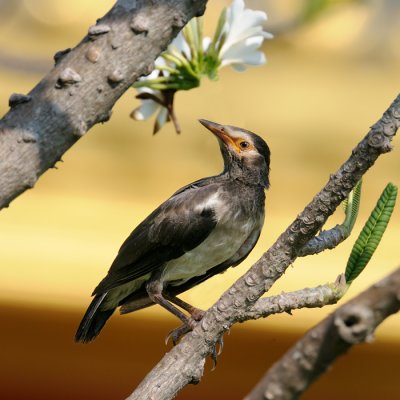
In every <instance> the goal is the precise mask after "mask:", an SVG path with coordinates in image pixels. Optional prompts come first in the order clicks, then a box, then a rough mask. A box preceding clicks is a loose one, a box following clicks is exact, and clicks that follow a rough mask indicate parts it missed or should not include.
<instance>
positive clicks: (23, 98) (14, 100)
mask: <svg viewBox="0 0 400 400" xmlns="http://www.w3.org/2000/svg"><path fill="white" fill-rule="evenodd" d="M31 100H32V97H31V96H28V95H26V94H21V93H13V94H12V95H11V96H10V98H9V99H8V105H9V106H10V107H11V108H13V107H15V106H18V105H19V104H23V103H28V102H30V101H31Z"/></svg>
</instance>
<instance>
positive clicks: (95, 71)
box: [0, 0, 207, 209]
mask: <svg viewBox="0 0 400 400" xmlns="http://www.w3.org/2000/svg"><path fill="white" fill-rule="evenodd" d="M206 3H207V0H158V1H148V0H118V1H117V2H116V4H115V5H114V7H113V8H112V9H111V10H110V11H109V12H108V13H107V14H106V15H105V16H104V17H102V18H101V19H99V20H98V22H97V24H96V25H94V26H92V27H91V28H89V31H88V34H87V35H86V36H85V37H84V38H83V39H82V41H81V42H80V43H79V44H78V45H77V46H76V47H75V48H74V49H72V50H71V49H67V50H65V51H61V52H58V53H57V54H56V56H55V61H56V65H55V66H54V68H53V69H52V70H51V71H50V72H49V73H48V74H47V75H46V76H45V77H44V78H43V79H42V81H41V82H39V83H38V85H37V86H36V87H35V88H33V89H32V90H31V91H30V93H29V94H28V95H21V94H13V95H12V96H11V97H10V107H11V109H10V110H9V112H8V113H7V114H6V115H5V116H4V117H3V119H2V120H0V209H1V208H3V207H7V206H8V205H9V203H10V202H11V201H12V200H13V199H15V198H16V197H17V196H18V195H19V194H21V193H22V192H24V191H25V190H26V189H29V188H32V187H33V186H34V184H35V183H36V181H37V180H38V178H39V176H40V175H42V174H43V173H44V172H45V171H46V170H47V169H48V168H52V167H53V166H54V165H55V163H56V162H57V161H59V160H60V158H61V156H62V155H63V154H64V153H65V152H66V151H67V150H68V149H69V148H70V147H71V146H72V145H73V144H74V143H75V142H76V141H77V140H78V139H79V138H81V137H82V136H83V135H84V134H85V133H86V132H87V131H88V130H89V129H90V128H91V127H92V126H93V125H95V124H97V123H99V122H105V121H107V120H108V119H109V118H110V116H111V109H112V107H113V106H114V104H115V102H116V101H117V100H118V99H119V98H120V97H121V96H122V94H123V93H124V92H125V91H126V90H127V89H129V88H130V86H131V85H132V84H133V82H135V81H136V80H137V79H138V78H139V77H140V76H142V75H147V74H149V73H150V72H151V70H152V69H153V68H154V60H155V59H156V58H157V56H158V55H159V54H160V53H161V52H162V51H163V50H164V49H165V48H166V47H167V46H168V44H169V43H170V42H171V40H172V39H173V38H174V37H175V36H176V34H177V33H178V32H179V31H180V30H181V29H182V28H183V26H184V25H185V24H186V23H187V22H188V21H189V20H190V19H191V18H192V17H194V16H196V15H197V16H198V15H201V14H203V12H204V10H205V6H206Z"/></svg>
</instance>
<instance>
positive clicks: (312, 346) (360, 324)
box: [245, 268, 400, 400]
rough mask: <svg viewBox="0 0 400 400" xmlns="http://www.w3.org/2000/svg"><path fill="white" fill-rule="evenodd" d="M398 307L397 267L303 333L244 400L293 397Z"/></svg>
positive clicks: (369, 335)
mask: <svg viewBox="0 0 400 400" xmlns="http://www.w3.org/2000/svg"><path fill="white" fill-rule="evenodd" d="M399 309H400V268H399V269H397V270H396V271H395V272H393V273H392V274H391V275H389V276H388V277H386V278H385V279H383V280H382V281H380V282H378V283H376V284H375V285H373V286H371V287H370V288H369V289H367V290H366V291H364V292H363V293H361V294H360V295H358V296H357V297H355V298H354V299H352V300H351V301H349V302H348V303H346V304H345V305H343V306H342V307H340V308H338V309H337V310H336V311H335V312H334V313H333V314H332V315H330V316H329V317H328V318H326V319H325V320H323V321H322V322H321V323H319V324H318V325H317V326H316V327H315V328H313V329H311V330H310V331H309V332H308V333H307V334H306V335H304V336H303V338H302V339H300V340H299V341H298V342H297V343H296V344H295V345H294V346H293V347H292V348H291V349H290V350H289V351H288V352H287V353H286V354H285V355H284V356H283V357H282V358H281V359H280V360H279V361H278V362H277V363H275V364H274V365H273V366H272V367H271V369H270V370H269V371H268V372H267V373H266V375H265V376H264V377H263V378H262V379H261V381H260V382H259V383H258V384H257V386H256V387H255V388H254V389H253V390H252V392H251V393H250V394H249V395H248V396H247V397H246V398H245V400H272V399H274V400H293V399H297V398H298V397H299V396H300V395H301V394H302V393H303V392H304V391H305V390H306V389H307V388H308V387H309V386H310V385H311V384H312V383H313V382H314V381H315V380H316V379H317V378H318V377H319V376H320V375H321V374H322V373H323V372H325V371H326V369H327V368H328V367H329V366H330V365H331V364H332V363H333V362H334V361H335V359H336V358H337V357H339V356H341V355H342V354H344V353H346V352H347V351H348V350H349V349H350V348H351V347H352V346H353V345H354V344H357V343H362V342H365V341H370V340H371V339H372V338H373V333H374V331H375V329H376V328H377V326H378V325H380V324H381V323H382V322H383V321H384V320H385V319H386V318H387V317H388V316H390V315H392V314H394V313H396V312H398V311H399Z"/></svg>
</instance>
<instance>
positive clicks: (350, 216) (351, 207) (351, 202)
mask: <svg viewBox="0 0 400 400" xmlns="http://www.w3.org/2000/svg"><path fill="white" fill-rule="evenodd" d="M361 186H362V180H359V181H358V183H357V185H356V186H355V187H354V189H353V190H352V191H351V192H350V194H349V196H348V197H347V199H346V200H344V201H343V207H344V213H345V214H346V219H345V220H344V222H343V224H342V225H343V226H344V227H345V228H346V229H347V230H348V232H349V234H350V233H351V231H352V230H353V227H354V224H355V222H356V220H357V216H358V210H359V209H360V201H361Z"/></svg>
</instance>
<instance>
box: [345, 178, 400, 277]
mask: <svg viewBox="0 0 400 400" xmlns="http://www.w3.org/2000/svg"><path fill="white" fill-rule="evenodd" d="M396 197H397V187H396V186H394V185H393V184H391V183H389V184H388V185H387V186H386V188H385V189H384V191H383V192H382V194H381V196H380V198H379V200H378V203H377V204H376V206H375V208H374V209H373V210H372V213H371V215H370V217H369V218H368V220H367V222H366V223H365V225H364V227H363V229H362V231H361V233H360V235H359V236H358V238H357V240H356V242H355V243H354V246H353V249H352V251H351V254H350V257H349V260H348V262H347V266H346V271H345V277H346V282H347V284H351V283H352V282H353V281H354V279H356V278H357V276H358V275H359V274H360V273H361V272H362V271H363V270H364V268H365V267H366V265H367V264H368V262H369V260H370V259H371V257H372V255H373V254H374V252H375V250H376V248H377V247H378V245H379V242H380V240H381V238H382V236H383V234H384V232H385V230H386V227H387V224H388V223H389V220H390V217H391V215H392V212H393V209H394V206H395V204H396Z"/></svg>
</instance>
